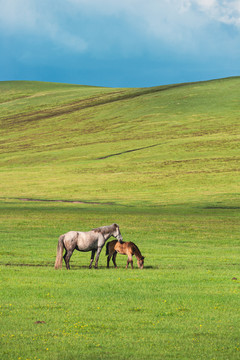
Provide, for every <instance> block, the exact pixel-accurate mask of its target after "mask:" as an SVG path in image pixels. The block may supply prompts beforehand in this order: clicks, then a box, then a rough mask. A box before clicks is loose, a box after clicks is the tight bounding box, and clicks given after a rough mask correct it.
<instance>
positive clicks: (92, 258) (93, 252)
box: [89, 250, 96, 269]
mask: <svg viewBox="0 0 240 360" xmlns="http://www.w3.org/2000/svg"><path fill="white" fill-rule="evenodd" d="M95 253H96V250H92V255H91V261H90V265H89V269H91V268H92V263H93V260H94V256H95Z"/></svg>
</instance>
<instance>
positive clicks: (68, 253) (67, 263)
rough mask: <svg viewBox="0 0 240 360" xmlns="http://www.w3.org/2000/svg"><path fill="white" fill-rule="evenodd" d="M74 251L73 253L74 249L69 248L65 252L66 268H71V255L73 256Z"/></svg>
mask: <svg viewBox="0 0 240 360" xmlns="http://www.w3.org/2000/svg"><path fill="white" fill-rule="evenodd" d="M72 253H73V251H72V250H67V251H66V252H65V255H64V257H63V258H64V261H65V264H66V268H67V269H68V270H70V265H69V261H70V257H71V256H72Z"/></svg>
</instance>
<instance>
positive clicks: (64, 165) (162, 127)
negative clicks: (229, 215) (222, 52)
mask: <svg viewBox="0 0 240 360" xmlns="http://www.w3.org/2000/svg"><path fill="white" fill-rule="evenodd" d="M239 97H240V78H229V79H223V80H216V81H209V82H202V83H193V84H178V85H172V86H163V87H154V88H147V89H110V88H97V87H87V86H77V85H66V84H51V83H38V82H2V83H0V110H1V111H0V121H1V159H0V166H1V183H2V186H1V193H0V196H1V197H2V198H6V197H8V198H17V197H29V198H37V199H66V200H82V201H92V202H102V203H104V202H115V203H117V204H126V203H127V204H129V203H131V204H137V203H139V202H140V203H142V202H145V203H146V204H147V203H148V204H165V203H182V202H195V201H199V200H201V201H204V202H209V203H215V202H217V203H218V204H223V206H225V205H226V206H227V205H229V206H230V205H231V206H233V205H234V204H236V201H238V200H239V193H238V192H239V189H238V185H239V166H238V164H239Z"/></svg>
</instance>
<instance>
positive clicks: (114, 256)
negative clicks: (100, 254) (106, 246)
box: [112, 251, 117, 268]
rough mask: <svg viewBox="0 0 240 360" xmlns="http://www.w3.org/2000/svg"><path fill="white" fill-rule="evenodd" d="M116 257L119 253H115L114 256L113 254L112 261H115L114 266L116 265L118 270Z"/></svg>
mask: <svg viewBox="0 0 240 360" xmlns="http://www.w3.org/2000/svg"><path fill="white" fill-rule="evenodd" d="M116 256H117V252H116V251H115V252H114V254H113V257H112V261H113V264H114V266H115V268H117V264H116Z"/></svg>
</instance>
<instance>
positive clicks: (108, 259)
mask: <svg viewBox="0 0 240 360" xmlns="http://www.w3.org/2000/svg"><path fill="white" fill-rule="evenodd" d="M110 259H111V256H110V255H108V257H107V268H108V269H109V263H110Z"/></svg>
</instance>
